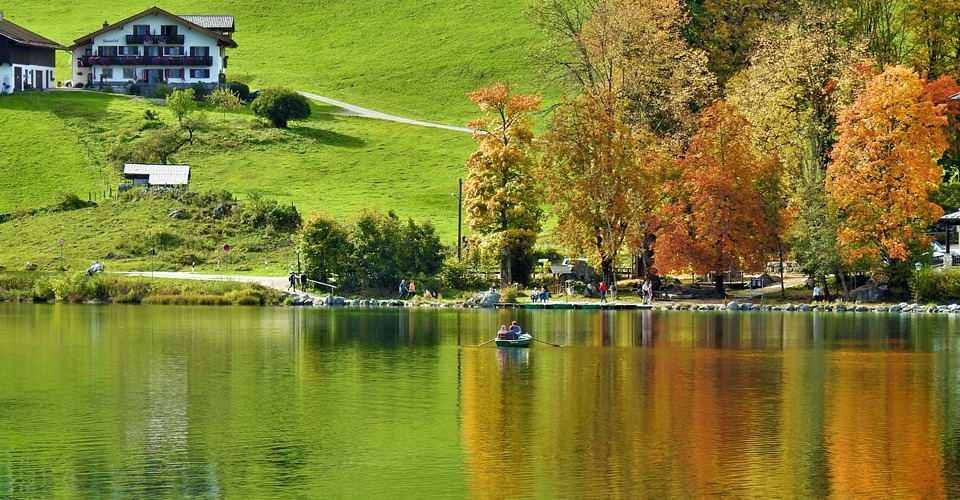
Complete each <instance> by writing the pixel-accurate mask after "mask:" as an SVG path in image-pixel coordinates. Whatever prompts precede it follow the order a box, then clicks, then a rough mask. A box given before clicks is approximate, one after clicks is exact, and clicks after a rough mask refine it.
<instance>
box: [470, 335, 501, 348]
mask: <svg viewBox="0 0 960 500" xmlns="http://www.w3.org/2000/svg"><path fill="white" fill-rule="evenodd" d="M494 340H497V338H496V337H494V338H492V339H490V340H488V341H486V342H484V343H482V344H477V345H475V346H473V347H480V346H485V345H487V344H489V343H490V342H493V341H494Z"/></svg>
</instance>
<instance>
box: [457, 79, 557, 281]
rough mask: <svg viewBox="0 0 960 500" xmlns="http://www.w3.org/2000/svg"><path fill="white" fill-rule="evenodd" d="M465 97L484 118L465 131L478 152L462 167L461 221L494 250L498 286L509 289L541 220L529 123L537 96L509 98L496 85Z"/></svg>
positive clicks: (503, 88) (506, 89)
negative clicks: (463, 216) (516, 263)
mask: <svg viewBox="0 0 960 500" xmlns="http://www.w3.org/2000/svg"><path fill="white" fill-rule="evenodd" d="M467 97H468V98H469V99H470V100H471V101H473V103H475V104H476V105H477V107H479V108H480V111H481V112H482V113H483V114H484V116H483V117H482V118H478V119H476V120H473V121H471V122H470V123H469V125H468V126H469V127H470V128H471V129H473V130H474V134H473V138H474V139H476V141H477V143H478V146H477V151H476V152H474V153H473V154H472V155H470V157H469V158H467V161H466V167H467V180H466V182H464V184H463V196H464V198H463V203H464V207H465V208H466V212H467V217H466V220H467V224H468V225H469V226H470V228H471V229H473V230H474V231H476V232H478V233H479V234H480V235H481V236H482V237H483V238H484V243H485V246H487V247H492V248H496V249H497V251H498V253H499V258H500V282H501V283H502V284H504V285H506V284H509V283H513V267H512V265H513V262H514V261H515V259H519V258H523V256H525V255H531V256H532V253H531V252H532V249H533V244H534V243H535V242H536V240H537V233H539V232H540V222H541V220H542V219H543V210H542V209H541V208H540V202H541V201H542V199H543V196H542V195H541V194H540V191H539V189H538V186H537V184H536V179H535V177H534V172H533V167H534V165H535V161H534V158H533V149H534V142H533V132H532V131H531V127H532V121H531V120H530V118H528V115H529V113H531V112H533V111H536V110H537V109H539V108H540V94H536V95H524V94H515V95H511V94H510V88H509V87H508V86H507V85H505V84H502V83H495V84H493V85H492V86H490V87H487V88H484V89H480V90H477V91H475V92H470V93H468V94H467ZM531 258H532V257H531Z"/></svg>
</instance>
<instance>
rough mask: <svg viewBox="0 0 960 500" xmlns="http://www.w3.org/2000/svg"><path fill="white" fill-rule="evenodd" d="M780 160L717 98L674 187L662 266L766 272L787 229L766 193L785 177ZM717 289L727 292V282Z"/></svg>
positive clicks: (660, 243)
mask: <svg viewBox="0 0 960 500" xmlns="http://www.w3.org/2000/svg"><path fill="white" fill-rule="evenodd" d="M778 165H779V164H778V162H777V161H776V160H775V159H774V158H771V157H767V156H763V155H761V154H759V153H757V152H756V151H754V149H753V148H752V146H751V143H750V125H749V123H748V122H747V120H746V119H745V118H744V117H743V116H742V115H740V114H739V113H738V112H737V111H736V109H735V108H734V107H733V106H731V105H730V104H727V103H725V102H724V101H722V100H718V101H717V102H716V103H714V105H713V106H711V107H710V108H709V109H707V110H705V111H704V112H703V113H702V114H701V117H700V123H699V130H698V132H697V134H696V136H695V137H694V138H693V141H692V142H691V144H690V147H689V149H688V150H687V151H686V154H684V156H683V158H682V159H681V160H680V167H681V171H682V174H681V177H680V178H679V179H678V180H676V181H673V182H671V183H670V185H669V187H668V193H669V196H670V200H669V201H668V202H667V203H666V204H665V205H664V207H663V209H662V217H663V225H662V227H661V230H660V232H659V236H658V239H657V242H656V245H655V248H656V251H657V256H658V257H657V262H658V263H659V265H660V266H662V267H664V268H666V269H669V270H673V271H684V270H688V269H689V270H692V271H693V272H695V273H698V274H707V273H710V272H715V273H717V274H718V277H719V276H722V275H723V273H724V272H726V271H730V270H748V271H749V270H758V269H762V268H763V266H764V264H765V263H766V261H767V258H768V257H769V256H770V254H771V253H772V252H773V250H774V249H775V245H776V235H777V231H778V230H779V229H780V228H778V227H776V220H777V219H776V214H775V213H771V211H770V210H767V209H766V208H765V204H764V203H763V201H762V200H763V193H762V190H763V186H764V185H765V184H766V183H768V182H769V180H770V178H771V177H773V176H776V175H779V172H778ZM717 289H718V290H717V291H718V292H719V293H720V294H722V293H723V283H722V280H718V282H717Z"/></svg>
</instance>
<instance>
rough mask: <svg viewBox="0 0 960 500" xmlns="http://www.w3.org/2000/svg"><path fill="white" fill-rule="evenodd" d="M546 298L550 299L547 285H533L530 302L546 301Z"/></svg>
mask: <svg viewBox="0 0 960 500" xmlns="http://www.w3.org/2000/svg"><path fill="white" fill-rule="evenodd" d="M548 300H550V290H547V287H542V288H541V287H540V286H535V287H533V291H532V292H530V301H531V302H546V301H548Z"/></svg>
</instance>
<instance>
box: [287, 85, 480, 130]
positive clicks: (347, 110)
mask: <svg viewBox="0 0 960 500" xmlns="http://www.w3.org/2000/svg"><path fill="white" fill-rule="evenodd" d="M297 92H299V93H300V95H302V96H304V97H306V98H307V99H311V100H314V101H318V102H322V103H324V104H332V105H334V106H336V107H338V108H342V109H343V110H344V111H343V112H342V113H340V114H344V115H348V116H362V117H364V118H373V119H376V120H388V121H392V122H399V123H406V124H408V125H418V126H421V127H432V128H442V129H444V130H453V131H455V132H466V133H468V134H472V133H473V130H470V129H468V128H466V127H454V126H453V125H443V124H441V123H431V122H425V121H420V120H413V119H411V118H404V117H402V116H396V115H388V114H386V113H381V112H379V111H374V110H372V109H367V108H361V107H360V106H354V105H353V104H349V103H345V102H343V101H338V100H336V99H330V98H329V97H323V96H320V95H317V94H311V93H310V92H304V91H297Z"/></svg>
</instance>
